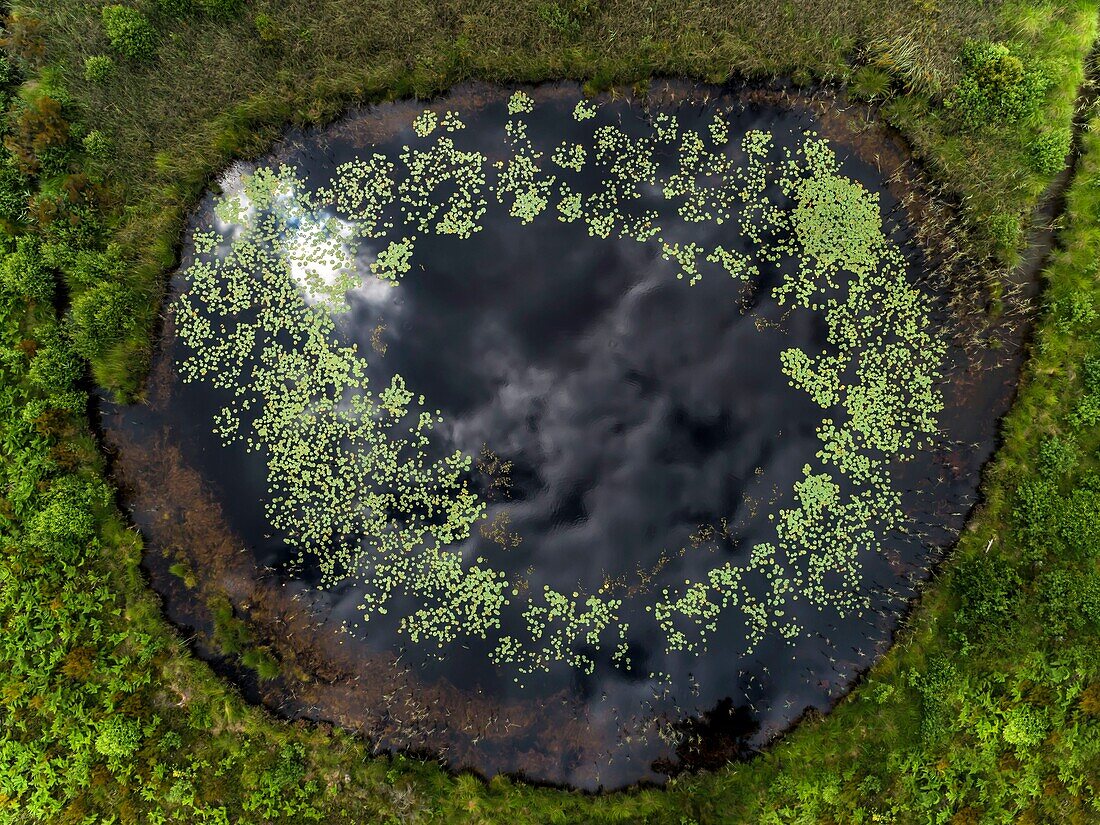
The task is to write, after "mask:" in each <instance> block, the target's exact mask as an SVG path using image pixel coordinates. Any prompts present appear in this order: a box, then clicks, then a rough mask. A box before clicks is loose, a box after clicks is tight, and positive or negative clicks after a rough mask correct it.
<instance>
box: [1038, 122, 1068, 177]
mask: <svg viewBox="0 0 1100 825" xmlns="http://www.w3.org/2000/svg"><path fill="white" fill-rule="evenodd" d="M1070 141H1071V134H1070V131H1069V129H1053V130H1051V131H1049V132H1042V133H1040V134H1039V135H1037V136H1036V137H1035V139H1034V140H1032V141H1031V144H1030V145H1029V146H1028V154H1029V157H1030V159H1031V166H1032V168H1034V169H1035V171H1036V172H1039V173H1041V174H1043V175H1055V174H1057V173H1058V172H1061V171H1062V170H1063V169H1064V168H1065V167H1066V156H1067V155H1069V147H1070Z"/></svg>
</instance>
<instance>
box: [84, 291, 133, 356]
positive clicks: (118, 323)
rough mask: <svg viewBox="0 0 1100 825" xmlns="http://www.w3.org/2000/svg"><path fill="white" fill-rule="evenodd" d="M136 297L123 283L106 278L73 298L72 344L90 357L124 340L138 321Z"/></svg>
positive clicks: (100, 354) (101, 353) (102, 352)
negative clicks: (105, 280)
mask: <svg viewBox="0 0 1100 825" xmlns="http://www.w3.org/2000/svg"><path fill="white" fill-rule="evenodd" d="M137 308H138V299H137V296H136V295H135V294H134V292H133V290H131V289H129V288H128V287H126V286H125V285H123V284H120V283H112V282H105V283H101V284H99V285H98V286H95V287H92V288H91V289H89V290H87V291H86V292H83V293H81V294H80V295H78V296H77V297H76V298H75V299H74V300H73V306H72V339H73V348H74V349H75V350H76V351H77V352H78V353H80V354H81V355H82V356H84V357H85V358H87V359H88V360H89V361H92V360H95V359H97V358H99V357H101V356H102V355H103V354H104V353H105V352H107V350H109V349H110V348H111V347H113V346H114V345H115V344H117V343H119V342H120V341H122V340H124V339H125V338H126V337H127V335H129V333H130V332H132V331H133V330H134V328H135V327H136V326H137V324H138V323H139V321H138V319H137V317H136V311H137Z"/></svg>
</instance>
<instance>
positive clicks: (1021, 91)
mask: <svg viewBox="0 0 1100 825" xmlns="http://www.w3.org/2000/svg"><path fill="white" fill-rule="evenodd" d="M960 61H961V63H962V76H961V78H960V79H959V82H958V84H957V85H956V86H955V88H954V90H953V91H952V93H951V95H950V96H949V97H948V98H947V99H946V100H945V101H944V105H945V106H946V107H947V108H948V109H950V110H953V111H954V112H955V114H956V116H957V117H958V118H959V121H960V123H961V124H962V126H963V127H964V128H967V129H978V128H981V127H985V126H1003V125H1005V124H1010V123H1015V122H1016V121H1019V120H1026V119H1028V118H1030V117H1032V116H1033V115H1035V114H1036V113H1037V112H1038V111H1039V108H1040V106H1041V105H1042V102H1043V95H1044V94H1045V92H1046V90H1047V88H1048V87H1049V86H1050V78H1049V77H1048V75H1047V74H1046V72H1044V71H1043V70H1041V69H1039V68H1037V67H1035V66H1028V65H1025V64H1024V61H1023V60H1022V59H1021V58H1020V57H1019V56H1017V55H1016V54H1013V52H1012V51H1011V50H1010V49H1009V47H1008V46H1006V45H1005V44H1004V43H981V42H970V43H967V44H966V45H965V46H964V47H963V49H962V53H961V54H960Z"/></svg>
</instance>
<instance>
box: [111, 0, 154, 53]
mask: <svg viewBox="0 0 1100 825" xmlns="http://www.w3.org/2000/svg"><path fill="white" fill-rule="evenodd" d="M101 20H102V22H103V32H104V34H106V35H107V39H108V40H109V41H110V43H111V47H112V48H113V49H114V50H115V51H117V52H118V53H119V54H121V55H122V56H123V57H126V58H129V59H130V60H139V61H140V60H150V59H151V58H152V57H153V55H155V54H156V51H157V40H158V37H157V31H156V29H154V28H153V24H152V23H150V22H149V20H148V18H147V17H146V16H145V15H144V14H142V13H141V12H140V11H138V10H137V9H134V8H130V7H129V6H120V5H115V6H104V7H103V11H102V13H101Z"/></svg>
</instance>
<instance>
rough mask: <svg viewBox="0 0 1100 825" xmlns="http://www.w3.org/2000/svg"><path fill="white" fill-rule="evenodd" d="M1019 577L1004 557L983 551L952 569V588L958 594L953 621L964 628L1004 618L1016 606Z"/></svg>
mask: <svg viewBox="0 0 1100 825" xmlns="http://www.w3.org/2000/svg"><path fill="white" fill-rule="evenodd" d="M1019 587H1020V579H1019V578H1018V577H1017V575H1016V571H1015V570H1014V569H1013V568H1012V567H1011V566H1010V565H1009V564H1008V563H1007V562H1006V561H1004V560H1003V559H1000V558H997V557H995V556H990V555H988V554H987V553H983V554H982V555H980V556H974V557H972V558H969V559H964V560H963V561H961V562H960V563H959V565H958V567H956V568H955V571H954V573H953V575H952V578H951V589H952V590H954V591H955V593H956V594H957V595H958V597H959V602H960V606H959V612H958V615H957V616H956V624H957V625H958V626H959V627H961V628H963V629H964V630H966V631H969V630H971V629H972V628H973V629H975V630H979V631H981V630H984V628H983V627H982V626H983V625H985V624H987V623H989V622H991V621H994V620H997V619H1001V618H1003V617H1004V616H1005V615H1007V614H1008V613H1009V611H1010V610H1011V609H1012V608H1013V607H1014V606H1015V603H1016V594H1017V592H1018V591H1019Z"/></svg>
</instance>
